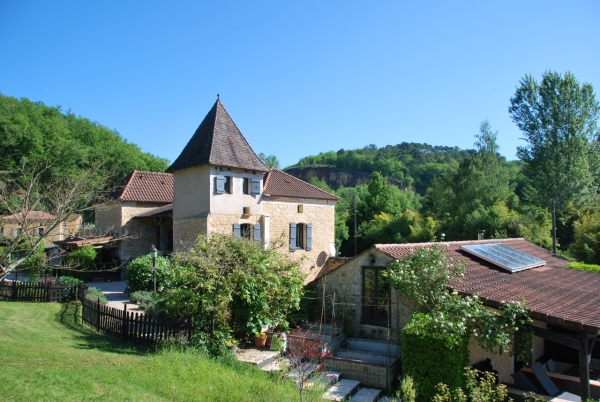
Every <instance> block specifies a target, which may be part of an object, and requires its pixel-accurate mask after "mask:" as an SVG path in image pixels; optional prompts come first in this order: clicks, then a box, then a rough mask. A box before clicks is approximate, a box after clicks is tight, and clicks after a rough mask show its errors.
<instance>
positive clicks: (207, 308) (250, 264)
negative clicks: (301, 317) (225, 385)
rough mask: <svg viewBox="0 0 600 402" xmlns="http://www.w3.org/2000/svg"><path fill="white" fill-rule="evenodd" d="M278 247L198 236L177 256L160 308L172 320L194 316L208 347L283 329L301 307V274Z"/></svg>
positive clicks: (297, 265)
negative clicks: (267, 247)
mask: <svg viewBox="0 0 600 402" xmlns="http://www.w3.org/2000/svg"><path fill="white" fill-rule="evenodd" d="M276 248H277V245H274V247H272V248H269V249H267V250H265V249H263V248H261V247H257V246H256V245H255V244H253V243H252V242H249V241H246V240H236V239H234V238H233V237H232V236H226V235H213V236H212V237H210V238H209V239H205V238H203V237H199V238H198V240H197V243H196V245H195V246H194V247H192V249H190V250H189V251H188V252H186V253H178V254H176V255H175V256H174V259H173V264H172V269H171V270H170V271H169V274H168V279H167V282H166V283H167V285H166V289H165V291H164V292H162V293H161V294H160V298H159V303H160V304H161V305H162V306H163V307H164V309H165V311H166V313H167V314H169V315H170V316H175V317H181V316H193V317H195V324H196V327H197V328H199V329H200V332H199V335H198V336H199V337H200V340H202V341H204V342H206V343H207V344H210V345H221V346H223V343H222V341H226V340H227V339H228V337H229V336H231V334H236V335H237V336H238V337H251V336H253V334H254V333H255V332H257V331H264V330H267V329H269V328H272V327H274V326H276V325H278V324H280V325H285V324H286V318H287V315H288V314H289V313H290V312H291V311H292V310H294V309H297V308H299V302H300V298H301V296H302V292H303V274H302V273H301V271H300V270H299V264H300V262H299V261H296V260H292V259H291V258H288V257H286V256H284V255H282V254H280V253H278V252H277V250H276ZM212 350H213V351H215V352H219V351H221V350H222V348H221V347H213V348H212Z"/></svg>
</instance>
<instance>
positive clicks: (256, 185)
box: [251, 179, 260, 195]
mask: <svg viewBox="0 0 600 402" xmlns="http://www.w3.org/2000/svg"><path fill="white" fill-rule="evenodd" d="M251 194H252V195H255V194H260V179H252V191H251Z"/></svg>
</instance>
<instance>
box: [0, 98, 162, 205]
mask: <svg viewBox="0 0 600 402" xmlns="http://www.w3.org/2000/svg"><path fill="white" fill-rule="evenodd" d="M24 165H25V166H26V168H36V169H41V168H44V167H48V166H49V167H50V168H49V169H47V170H45V171H44V177H42V181H44V180H46V181H50V180H60V177H61V175H77V174H78V172H80V171H84V170H96V169H97V171H96V172H95V176H96V177H98V178H109V180H108V182H107V183H105V185H107V186H109V187H110V186H111V185H112V184H115V183H116V182H117V181H119V180H121V179H122V178H123V177H125V176H126V175H127V174H128V173H129V172H131V171H132V170H134V169H138V170H149V171H158V172H162V171H164V170H165V169H166V168H167V167H168V161H167V160H166V159H163V158H159V157H157V156H154V155H150V154H148V153H144V152H142V150H141V149H140V147H138V146H137V145H135V144H132V143H128V142H127V140H125V139H123V138H122V137H121V136H120V135H119V133H118V132H117V131H115V130H111V129H109V128H107V127H105V126H103V125H101V124H99V123H96V122H92V121H90V120H89V119H86V118H84V117H80V116H79V117H78V116H76V115H75V114H73V113H72V112H70V111H69V112H66V113H65V112H63V111H62V110H61V109H60V107H49V106H46V105H44V104H43V103H41V102H32V101H30V100H28V99H26V98H22V99H16V98H13V97H9V96H4V95H0V170H2V172H5V173H6V172H14V171H15V170H19V169H21V168H22V167H23V166H24ZM2 212H4V211H2V210H0V214H1V213H2Z"/></svg>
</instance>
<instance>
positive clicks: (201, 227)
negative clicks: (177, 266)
mask: <svg viewBox="0 0 600 402" xmlns="http://www.w3.org/2000/svg"><path fill="white" fill-rule="evenodd" d="M206 227H207V218H206V217H204V218H188V219H174V220H173V251H175V252H184V251H187V250H189V249H190V248H191V247H192V246H193V245H194V244H196V239H197V238H198V236H200V235H206Z"/></svg>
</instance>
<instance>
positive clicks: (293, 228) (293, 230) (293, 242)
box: [290, 223, 297, 250]
mask: <svg viewBox="0 0 600 402" xmlns="http://www.w3.org/2000/svg"><path fill="white" fill-rule="evenodd" d="M296 246H297V243H296V224H295V223H290V250H295V249H296Z"/></svg>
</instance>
